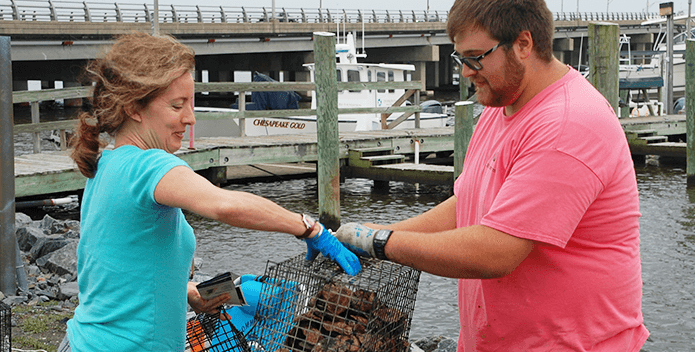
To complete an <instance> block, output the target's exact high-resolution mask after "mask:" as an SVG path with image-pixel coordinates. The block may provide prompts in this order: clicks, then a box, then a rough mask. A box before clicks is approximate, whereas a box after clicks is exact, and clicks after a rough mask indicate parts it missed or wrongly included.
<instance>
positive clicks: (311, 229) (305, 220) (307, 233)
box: [297, 214, 316, 239]
mask: <svg viewBox="0 0 695 352" xmlns="http://www.w3.org/2000/svg"><path fill="white" fill-rule="evenodd" d="M301 215H302V223H303V224H304V226H306V231H304V233H303V234H301V235H299V236H297V238H299V239H304V238H307V237H309V236H310V235H311V233H312V232H314V228H315V227H316V221H314V223H313V224H311V225H309V220H313V219H312V218H311V217H310V216H309V215H306V214H301Z"/></svg>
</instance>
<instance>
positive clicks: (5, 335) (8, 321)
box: [0, 302, 12, 352]
mask: <svg viewBox="0 0 695 352" xmlns="http://www.w3.org/2000/svg"><path fill="white" fill-rule="evenodd" d="M11 345H12V309H11V308H10V306H8V305H7V304H5V303H3V302H0V352H10V350H11V349H12V346H11Z"/></svg>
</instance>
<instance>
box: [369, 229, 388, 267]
mask: <svg viewBox="0 0 695 352" xmlns="http://www.w3.org/2000/svg"><path fill="white" fill-rule="evenodd" d="M392 233H393V231H392V230H385V229H384V230H378V231H377V232H376V233H375V234H374V241H373V242H372V248H373V249H374V256H375V257H376V258H377V259H381V260H388V258H386V251H385V249H386V242H388V241H389V238H390V237H391V234H392Z"/></svg>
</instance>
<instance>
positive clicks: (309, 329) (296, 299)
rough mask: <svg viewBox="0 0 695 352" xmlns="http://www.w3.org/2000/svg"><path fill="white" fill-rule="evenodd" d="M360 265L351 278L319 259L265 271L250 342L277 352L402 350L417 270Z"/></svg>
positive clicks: (388, 264)
mask: <svg viewBox="0 0 695 352" xmlns="http://www.w3.org/2000/svg"><path fill="white" fill-rule="evenodd" d="M360 262H361V264H362V272H361V273H360V274H358V275H356V276H349V275H347V274H345V272H343V271H342V269H340V267H339V266H338V265H337V264H335V263H334V262H332V261H331V260H329V259H326V258H325V257H320V258H317V259H316V260H314V261H313V262H312V263H310V264H307V262H306V261H305V260H304V258H303V256H297V257H294V258H291V259H289V260H287V261H284V262H282V263H279V264H276V265H274V266H268V267H267V268H266V273H265V275H264V276H265V277H266V282H267V283H268V285H266V286H265V288H264V290H263V291H262V292H261V297H262V299H261V300H260V304H259V307H258V311H257V314H256V320H257V322H258V324H257V327H256V328H255V329H254V331H253V334H252V336H250V337H249V338H250V340H253V341H255V342H256V343H257V345H260V346H263V347H264V348H265V351H277V352H288V351H291V352H310V351H312V352H322V351H340V352H342V351H345V352H358V351H374V352H382V351H383V352H387V351H408V350H409V347H410V343H409V342H408V336H409V334H410V324H411V321H412V317H413V310H414V308H415V299H416V296H417V290H418V284H419V281H420V271H418V270H415V269H412V268H409V267H406V266H402V265H400V264H395V263H392V262H388V261H381V260H377V259H364V258H362V259H361V260H360ZM288 298H290V299H288ZM278 313H279V314H278ZM268 317H273V318H270V319H269V318H268ZM278 318H279V319H278Z"/></svg>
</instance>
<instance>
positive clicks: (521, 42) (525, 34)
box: [514, 31, 533, 59]
mask: <svg viewBox="0 0 695 352" xmlns="http://www.w3.org/2000/svg"><path fill="white" fill-rule="evenodd" d="M514 44H516V45H515V47H516V48H515V50H516V51H517V54H518V55H519V58H520V59H528V58H529V56H531V53H532V52H533V36H531V32H529V31H521V33H519V36H518V37H517V38H516V41H515V43H514Z"/></svg>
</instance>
